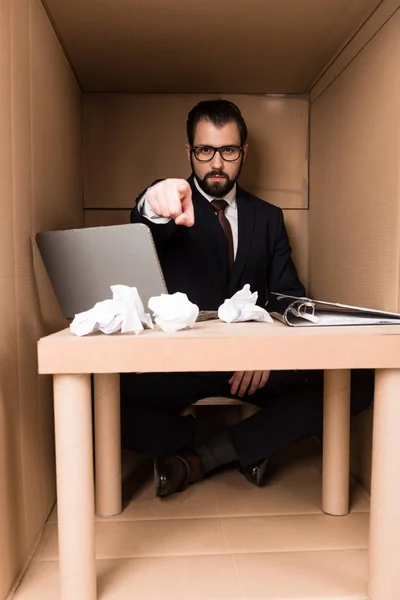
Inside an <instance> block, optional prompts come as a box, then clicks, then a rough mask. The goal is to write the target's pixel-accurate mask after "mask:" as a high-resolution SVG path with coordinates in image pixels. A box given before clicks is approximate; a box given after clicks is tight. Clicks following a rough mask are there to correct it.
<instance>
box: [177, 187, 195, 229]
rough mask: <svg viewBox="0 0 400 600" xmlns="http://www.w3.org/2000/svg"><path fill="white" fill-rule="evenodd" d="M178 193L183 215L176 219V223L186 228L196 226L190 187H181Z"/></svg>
mask: <svg viewBox="0 0 400 600" xmlns="http://www.w3.org/2000/svg"><path fill="white" fill-rule="evenodd" d="M178 193H179V196H180V201H181V207H182V214H180V215H179V217H177V219H175V223H176V224H177V225H185V226H186V227H192V225H194V209H193V202H192V190H191V189H190V186H188V187H187V188H186V187H185V188H184V187H183V186H181V187H179V188H178Z"/></svg>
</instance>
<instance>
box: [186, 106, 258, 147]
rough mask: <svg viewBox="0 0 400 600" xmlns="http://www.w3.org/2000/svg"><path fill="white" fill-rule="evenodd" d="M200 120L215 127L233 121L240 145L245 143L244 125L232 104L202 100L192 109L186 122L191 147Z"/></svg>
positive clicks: (240, 114)
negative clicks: (236, 128) (237, 131)
mask: <svg viewBox="0 0 400 600" xmlns="http://www.w3.org/2000/svg"><path fill="white" fill-rule="evenodd" d="M202 119H205V120H206V121H210V123H212V124H213V125H215V126H216V127H222V126H223V125H226V124H227V123H232V121H233V122H234V123H236V125H237V126H238V129H239V134H240V145H241V146H243V144H244V143H245V142H246V139H247V127H246V123H245V122H244V119H243V117H242V113H241V112H240V110H239V108H238V107H237V106H236V104H233V102H229V101H228V100H203V101H202V102H199V103H198V104H196V106H195V107H194V108H192V110H191V111H190V113H189V114H188V119H187V122H186V132H187V139H188V142H189V144H190V145H191V146H193V140H194V131H195V129H196V125H197V123H198V122H199V121H201V120H202Z"/></svg>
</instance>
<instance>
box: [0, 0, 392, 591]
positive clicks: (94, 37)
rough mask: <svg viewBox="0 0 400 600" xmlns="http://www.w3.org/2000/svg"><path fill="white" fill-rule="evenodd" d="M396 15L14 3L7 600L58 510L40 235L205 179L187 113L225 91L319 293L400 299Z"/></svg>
mask: <svg viewBox="0 0 400 600" xmlns="http://www.w3.org/2000/svg"><path fill="white" fill-rule="evenodd" d="M399 6H400V2H399V1H398V0H384V1H383V2H380V1H379V0H303V1H302V2H300V1H299V0H285V2H282V1H280V2H279V1H278V0H265V1H264V2H260V1H258V0H246V2H243V1H241V0H230V2H229V3H227V2H224V1H222V0H214V2H211V1H210V0H203V2H201V3H199V2H197V3H196V2H193V3H190V2H187V0H168V2H163V1H162V0H154V1H152V2H147V3H143V2H141V1H140V0H130V1H125V2H116V1H115V0H114V1H111V0H107V1H103V2H98V1H96V0H47V1H46V2H44V3H42V2H40V0H18V1H15V0H3V1H2V2H1V3H0V83H1V94H0V165H1V175H0V199H1V200H0V201H1V208H2V218H1V220H0V240H1V253H0V281H1V283H2V288H1V294H0V319H1V326H0V357H1V359H0V473H1V477H2V485H1V486H0V556H1V557H2V560H1V561H0V598H1V599H3V598H5V597H6V596H7V594H8V592H9V591H10V590H11V588H12V586H13V584H14V582H15V581H16V580H17V578H18V575H19V573H21V572H22V569H23V566H24V564H25V563H26V561H27V559H28V557H29V556H30V553H31V551H32V548H33V547H34V545H35V543H36V540H37V539H38V536H40V534H41V531H42V529H43V525H44V523H45V520H46V518H47V516H48V514H49V513H50V511H51V508H52V506H53V503H54V501H55V475H54V464H53V462H54V459H53V455H54V452H53V450H54V440H53V417H52V394H51V391H52V386H51V380H50V379H46V378H43V377H42V378H40V379H38V377H37V367H36V341H37V339H38V338H39V337H41V336H43V335H45V334H46V333H48V332H49V331H50V330H51V329H53V330H54V329H56V328H57V327H61V326H62V325H63V321H62V319H61V318H60V314H59V311H58V308H57V305H56V303H55V301H54V297H53V296H52V292H51V290H50V289H49V288H46V289H47V292H46V293H45V295H44V296H43V295H39V292H38V288H41V289H43V285H42V284H43V282H44V280H45V274H44V273H43V272H41V271H40V266H38V265H37V264H36V258H37V257H35V256H34V255H33V254H32V249H31V244H30V237H31V236H32V235H34V234H35V233H36V232H37V231H39V230H44V229H57V228H69V227H81V226H83V225H84V224H86V225H102V224H115V223H123V222H127V220H128V214H129V210H130V209H131V207H132V205H133V202H134V198H135V196H136V194H137V193H138V192H139V191H140V190H141V189H143V188H144V187H145V186H146V185H147V184H148V183H149V182H151V181H152V180H153V179H155V178H158V177H168V176H174V177H185V176H187V175H189V169H188V165H187V162H186V157H185V153H184V149H183V145H184V143H185V120H186V116H187V111H188V109H190V108H191V107H192V106H193V105H194V104H195V102H197V101H198V100H199V99H201V98H203V97H207V98H209V97H223V98H229V99H232V100H233V101H235V102H237V104H238V105H239V106H240V107H241V108H242V110H243V114H244V116H245V118H246V120H247V122H248V126H249V134H250V135H249V142H250V154H249V160H248V164H247V165H246V169H245V170H244V172H243V176H242V179H241V183H242V185H243V187H246V188H247V189H249V191H252V192H253V193H256V194H257V195H259V196H261V197H262V198H264V199H265V200H267V201H269V202H272V203H274V204H276V205H278V206H280V207H281V208H283V209H284V214H285V220H286V224H287V228H288V231H289V235H290V239H291V243H292V246H293V250H294V258H295V261H296V263H297V266H298V270H299V272H300V275H301V277H302V279H303V281H304V282H305V283H307V284H308V288H309V290H310V293H311V294H312V295H315V296H317V297H323V298H327V299H334V300H336V301H340V302H348V303H352V304H362V305H369V306H375V307H377V308H381V309H383V310H390V311H397V310H399V308H400V307H399V273H400V270H399V235H400V228H399V181H400V179H399V164H400V161H399V158H400V136H399V126H400V125H399V106H400V84H399V78H398V65H399V62H400V11H399V10H398V8H399ZM38 278H39V279H40V281H39V286H38V284H37V281H38ZM370 419H371V416H370V415H364V416H363V417H362V419H361V420H359V421H358V422H357V423H356V424H355V427H356V430H357V435H355V436H354V444H355V447H354V456H353V471H354V473H355V474H356V475H357V476H358V477H359V478H360V479H361V480H362V482H363V483H364V485H365V486H366V487H367V488H368V486H369V479H370V462H369V457H370V444H371V424H370ZM399 593H400V590H399Z"/></svg>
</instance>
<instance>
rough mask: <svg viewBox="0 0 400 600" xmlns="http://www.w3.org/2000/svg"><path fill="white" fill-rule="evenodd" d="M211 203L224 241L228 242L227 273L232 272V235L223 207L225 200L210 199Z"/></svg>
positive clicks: (224, 206) (225, 205)
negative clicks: (222, 232)
mask: <svg viewBox="0 0 400 600" xmlns="http://www.w3.org/2000/svg"><path fill="white" fill-rule="evenodd" d="M211 204H212V205H213V208H214V210H215V212H216V213H217V217H218V221H219V222H220V225H221V227H222V229H223V230H224V233H225V237H226V241H227V242H228V260H229V265H228V266H229V273H231V272H232V268H233V263H234V254H233V237H232V229H231V225H230V223H229V221H228V219H227V218H226V216H225V209H226V207H227V206H228V203H227V201H226V200H212V201H211Z"/></svg>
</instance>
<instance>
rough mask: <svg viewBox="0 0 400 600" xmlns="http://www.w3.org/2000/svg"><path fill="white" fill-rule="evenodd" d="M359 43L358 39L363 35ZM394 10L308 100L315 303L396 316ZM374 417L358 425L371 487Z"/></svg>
mask: <svg viewBox="0 0 400 600" xmlns="http://www.w3.org/2000/svg"><path fill="white" fill-rule="evenodd" d="M360 35H361V36H362V35H363V32H360ZM399 61H400V10H397V12H395V13H394V14H393V16H392V17H391V18H390V19H389V20H387V22H386V23H385V24H381V27H380V28H378V29H377V30H376V32H375V33H374V32H372V34H370V35H369V36H368V38H367V39H366V40H364V47H363V48H362V49H360V48H357V52H356V53H354V55H353V57H350V58H349V60H347V61H346V63H344V64H343V65H342V68H341V71H340V72H337V69H336V67H334V73H333V74H332V78H331V80H330V81H328V80H326V82H325V87H324V88H321V86H319V87H318V90H314V92H313V91H312V92H311V141H310V210H309V232H310V237H309V278H310V290H311V293H312V294H314V295H315V296H316V297H320V298H323V299H328V300H335V301H340V302H347V303H354V304H359V305H364V306H371V307H376V308H381V309H385V310H394V311H396V310H399V309H400V306H399V285H400V279H399V250H400V248H399V235H400V229H399V217H400V189H399V184H400V179H399V165H400V135H399V133H400V81H399V77H398V65H399ZM371 420H372V413H371V411H369V413H367V414H364V415H363V416H361V417H360V418H359V419H358V420H357V421H356V423H355V425H354V436H353V437H354V441H355V443H354V451H353V469H354V471H355V473H356V474H357V475H358V476H359V478H360V479H361V480H362V482H363V483H364V485H365V486H366V487H367V488H368V487H369V485H370V471H371V461H370V458H371Z"/></svg>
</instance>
